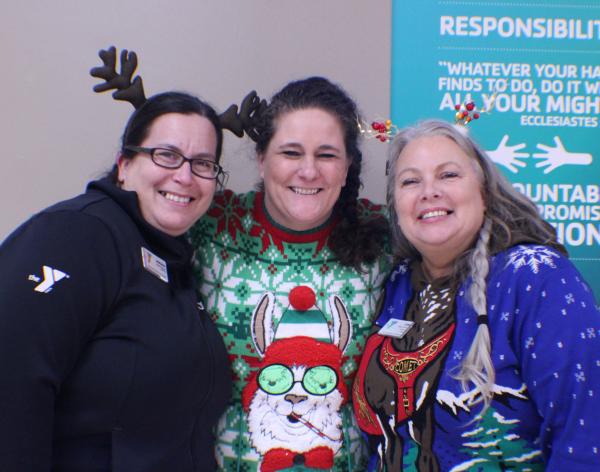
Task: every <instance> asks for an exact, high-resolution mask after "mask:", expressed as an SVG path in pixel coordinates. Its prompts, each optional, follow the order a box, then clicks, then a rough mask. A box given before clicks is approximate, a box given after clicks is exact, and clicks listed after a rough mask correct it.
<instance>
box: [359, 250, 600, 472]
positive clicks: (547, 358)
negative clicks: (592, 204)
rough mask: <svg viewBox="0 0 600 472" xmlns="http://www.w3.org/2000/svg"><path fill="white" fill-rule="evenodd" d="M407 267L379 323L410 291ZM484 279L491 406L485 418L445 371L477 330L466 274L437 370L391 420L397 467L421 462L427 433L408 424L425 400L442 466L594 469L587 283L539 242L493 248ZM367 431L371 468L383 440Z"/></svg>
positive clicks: (595, 322)
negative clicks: (398, 451)
mask: <svg viewBox="0 0 600 472" xmlns="http://www.w3.org/2000/svg"><path fill="white" fill-rule="evenodd" d="M410 272H411V271H410V268H409V266H408V264H407V263H402V264H400V265H399V266H398V267H396V269H395V271H394V272H393V273H392V275H391V276H390V279H389V282H388V285H387V287H386V297H385V302H384V305H383V307H382V309H381V312H380V316H379V318H378V319H377V321H376V324H377V325H378V326H383V325H385V324H386V322H387V321H388V320H389V319H390V318H403V316H404V313H405V311H406V308H407V306H408V305H409V304H410V302H411V299H412V298H413V296H414V293H413V289H412V287H411V277H410V275H411V274H410ZM487 281H488V289H487V303H488V315H489V328H490V335H491V343H492V352H491V357H492V361H493V364H494V369H495V372H496V381H495V385H494V398H493V401H492V403H491V406H490V408H489V409H488V410H487V411H486V412H485V414H484V416H483V418H482V417H481V416H480V415H479V413H480V412H481V408H482V407H481V403H479V404H476V405H474V404H473V400H475V399H477V397H478V395H477V392H476V391H467V392H464V391H463V390H462V389H461V386H460V383H459V382H458V381H456V380H455V379H454V378H453V377H452V375H451V372H454V371H456V369H457V368H458V366H459V365H460V362H461V361H462V359H463V358H464V356H465V355H466V353H467V352H468V350H469V347H470V345H471V341H472V340H473V337H474V335H475V331H476V329H477V322H476V314H475V312H474V310H473V308H472V307H471V305H470V304H469V302H468V301H467V296H466V294H467V289H468V285H469V282H468V281H467V283H465V284H463V285H462V286H461V287H460V288H459V289H458V292H457V294H456V304H455V307H456V314H455V315H456V318H455V328H454V333H453V336H451V340H450V341H449V344H448V346H447V349H448V351H447V355H446V357H445V361H444V365H443V367H442V368H441V369H440V373H439V375H438V378H437V380H436V382H433V383H432V384H431V388H430V391H429V392H428V393H427V395H425V394H421V397H419V398H415V399H414V405H415V411H414V413H413V414H412V417H409V418H407V419H406V420H404V421H401V422H400V423H398V424H396V426H395V429H396V431H397V433H398V434H399V435H400V436H401V438H402V439H401V441H400V443H401V445H402V455H403V458H402V466H403V470H405V471H406V470H418V468H417V465H416V464H417V463H416V462H415V459H416V457H417V455H418V453H419V446H418V443H419V442H421V443H422V442H423V441H425V439H424V438H423V437H422V436H419V434H421V433H420V432H419V431H418V428H417V427H416V424H415V423H417V417H418V415H419V410H421V411H424V410H425V409H427V407H429V411H430V412H431V413H429V414H433V421H431V424H433V429H432V432H430V433H428V434H429V441H431V442H432V450H433V454H434V455H435V458H436V459H437V463H438V464H439V468H440V470H444V471H466V470H472V471H479V470H483V471H487V470H511V471H525V470H547V471H568V472H577V471H582V472H583V471H586V472H587V471H591V470H600V310H599V309H598V306H597V305H596V304H595V300H594V296H593V294H592V292H591V290H590V289H589V287H588V286H587V285H586V283H585V282H584V280H583V279H582V277H581V275H580V274H579V272H578V271H577V269H576V268H575V267H574V266H573V264H572V263H571V262H570V261H569V260H568V259H567V258H566V257H564V256H562V255H560V254H559V253H558V252H556V251H555V250H553V249H551V248H548V247H545V246H536V245H520V246H515V247H513V248H510V249H508V250H506V251H504V252H501V253H499V254H497V255H496V256H494V257H493V259H492V262H491V266H490V273H489V276H488V279H487ZM420 355H423V354H422V353H421V354H420ZM404 362H408V361H404ZM417 364H418V362H415V365H417ZM403 365H408V364H400V363H399V364H398V366H400V367H399V368H398V369H397V370H402V369H403V368H404V367H402V366H403ZM398 375H400V376H402V375H403V374H398ZM360 381H361V379H360V378H358V379H357V382H360ZM367 388H369V386H368V385H367ZM400 390H402V388H400ZM405 390H406V389H405ZM401 401H402V399H401V398H400V402H401ZM359 413H360V412H359ZM367 436H368V439H369V442H370V443H371V445H372V446H373V450H374V453H373V456H372V460H371V470H375V468H376V464H377V463H378V461H379V457H378V453H377V452H376V450H377V448H379V450H381V449H382V448H383V449H385V441H383V438H382V437H374V436H373V435H370V436H369V435H367ZM414 438H416V439H418V440H419V441H418V442H415V440H414ZM421 447H423V446H421Z"/></svg>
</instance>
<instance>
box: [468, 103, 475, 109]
mask: <svg viewBox="0 0 600 472" xmlns="http://www.w3.org/2000/svg"><path fill="white" fill-rule="evenodd" d="M473 108H475V104H474V103H473V102H469V103H467V110H469V111H471V110H472V109H473Z"/></svg>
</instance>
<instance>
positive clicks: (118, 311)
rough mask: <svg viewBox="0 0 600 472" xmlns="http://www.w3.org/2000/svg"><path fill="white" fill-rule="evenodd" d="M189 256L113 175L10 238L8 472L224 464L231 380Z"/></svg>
mask: <svg viewBox="0 0 600 472" xmlns="http://www.w3.org/2000/svg"><path fill="white" fill-rule="evenodd" d="M143 253H144V254H145V258H146V260H147V263H146V266H147V267H144V263H143V255H142V254H143ZM191 257H192V251H191V248H190V246H189V245H188V244H187V242H186V241H185V239H184V238H183V237H180V238H174V237H171V236H168V235H166V234H164V233H162V232H160V231H158V230H157V229H155V228H153V227H152V226H150V225H148V224H147V223H146V222H145V221H144V219H143V217H142V216H141V214H140V213H139V209H138V203H137V196H136V194H135V193H133V192H126V191H122V190H120V189H118V188H117V187H116V186H114V185H113V184H112V183H111V182H109V181H108V180H107V179H103V180H100V181H96V182H92V183H90V184H89V185H88V188H87V191H86V193H84V194H82V195H80V196H78V197H75V198H74V199H71V200H67V201H64V202H61V203H59V204H57V205H54V206H52V207H50V208H48V209H46V210H44V211H42V212H41V213H39V214H37V215H35V216H34V217H33V218H31V219H30V220H29V221H27V222H26V223H24V224H23V225H22V226H21V227H20V228H18V229H17V230H16V231H15V232H14V233H13V234H12V235H10V236H9V237H8V238H7V239H6V240H5V241H4V243H3V244H2V246H0V470H1V471H11V472H18V471H27V472H37V471H44V472H47V471H49V470H53V471H59V472H75V471H77V472H83V471H85V472H96V471H98V472H100V471H102V472H105V471H112V472H142V471H143V472H154V471H156V472H165V471H176V472H188V471H189V472H192V471H202V472H204V471H210V470H213V469H214V468H215V461H214V452H213V435H212V428H213V427H214V425H215V423H216V421H217V420H218V418H219V416H220V414H221V413H222V411H223V409H224V407H225V404H226V403H227V401H228V399H229V395H230V389H231V376H230V370H229V364H228V361H227V354H226V351H225V347H224V345H223V342H222V340H221V338H220V336H219V334H218V332H217V330H216V329H215V327H214V325H213V323H212V321H211V320H210V319H209V317H208V315H207V313H206V312H205V311H204V310H203V309H202V307H201V304H199V303H198V301H199V300H198V297H197V292H196V289H195V283H194V280H193V276H192V270H191ZM148 260H150V261H149V262H148ZM164 279H168V281H165V280H164Z"/></svg>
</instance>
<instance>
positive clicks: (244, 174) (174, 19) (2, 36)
mask: <svg viewBox="0 0 600 472" xmlns="http://www.w3.org/2000/svg"><path fill="white" fill-rule="evenodd" d="M390 13H391V0H377V1H367V0H170V1H166V0H165V1H162V0H129V1H126V0H103V1H101V2H92V1H84V0H61V1H60V2H48V1H46V0H24V1H22V2H9V3H7V5H5V6H4V7H3V8H2V14H1V15H0V57H1V58H2V59H1V61H2V67H0V143H1V146H0V149H1V151H0V159H1V161H0V162H1V166H0V169H1V170H0V172H1V176H2V179H1V182H2V184H1V185H0V240H2V239H4V237H6V236H7V235H8V234H9V232H10V231H12V230H13V229H14V228H15V227H16V226H17V225H18V224H20V223H21V222H22V221H24V220H25V219H26V218H28V217H29V216H30V215H31V214H32V213H34V212H36V211H38V210H40V209H42V208H44V207H46V206H48V205H50V204H52V203H54V202H56V201H58V200H61V199H64V198H67V197H70V196H73V195H76V194H78V193H80V192H81V191H82V190H83V189H84V187H85V184H86V182H87V181H89V180H90V179H93V178H95V177H97V176H99V175H100V174H102V173H103V172H104V171H105V170H107V169H108V168H109V167H110V166H111V164H112V162H113V160H114V155H115V152H116V150H117V148H118V141H119V137H120V134H121V131H122V128H123V126H124V124H125V122H126V120H127V118H128V116H129V114H130V113H131V112H132V111H133V108H132V107H131V105H129V104H128V103H124V102H115V101H114V100H113V99H112V98H111V96H110V94H109V93H104V94H95V93H93V92H92V87H93V86H94V85H95V84H97V83H98V82H99V80H98V79H94V78H92V77H91V76H90V75H89V73H88V72H89V69H90V68H91V67H94V66H97V65H100V60H99V58H98V56H97V52H98V50H99V49H101V48H106V47H108V46H109V45H115V46H117V48H127V49H130V50H134V51H136V52H137V53H138V56H139V67H138V73H139V74H141V75H142V77H143V79H144V86H145V90H146V95H148V96H149V95H152V94H154V93H158V92H162V91H165V90H170V89H178V90H185V91H188V92H191V93H194V94H197V95H199V96H201V97H202V98H205V99H206V100H208V101H209V102H210V103H212V104H213V105H214V106H215V108H217V110H218V111H219V112H220V111H224V110H225V109H226V108H227V107H228V106H229V105H230V104H231V103H238V104H239V102H240V101H241V99H242V98H243V97H244V96H245V95H246V93H247V92H249V91H250V90H252V89H255V90H256V91H257V92H258V93H259V95H260V96H261V97H265V98H268V97H269V96H270V95H272V94H273V93H274V92H275V91H276V90H278V89H279V88H280V87H281V86H282V85H284V84H285V83H286V82H288V81H289V80H292V79H297V78H302V77H306V76H309V75H315V74H318V75H324V76H326V77H329V78H330V79H332V80H334V81H336V82H339V83H340V84H342V85H343V86H344V88H346V90H347V91H348V92H349V93H350V94H351V95H352V96H353V97H354V98H355V99H356V101H357V102H358V104H359V107H360V109H361V111H362V112H363V114H364V116H365V117H366V118H367V119H369V121H370V120H372V119H375V118H387V117H388V115H389V86H390V85H389V84H390V80H389V75H390V60H389V58H390V29H391V16H390ZM363 150H364V153H365V158H364V174H363V175H364V176H363V180H364V182H365V188H364V190H363V193H362V194H363V195H364V196H366V197H369V198H371V199H374V200H376V201H383V198H384V187H385V185H384V163H385V157H386V152H387V145H384V144H381V143H379V142H378V141H368V142H365V145H364V146H363ZM223 163H224V166H225V167H226V168H227V169H228V170H229V171H230V173H231V178H230V180H229V187H231V188H233V189H235V190H239V191H242V190H247V189H250V188H252V186H253V185H254V183H255V181H256V178H257V177H256V176H257V174H256V172H255V164H254V161H253V146H252V143H251V142H250V141H249V140H248V139H247V138H245V139H243V140H240V139H238V138H236V137H234V136H233V135H231V134H229V133H228V132H227V139H226V142H225V148H224V156H223Z"/></svg>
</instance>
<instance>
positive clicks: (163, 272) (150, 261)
mask: <svg viewBox="0 0 600 472" xmlns="http://www.w3.org/2000/svg"><path fill="white" fill-rule="evenodd" d="M142 265H143V266H144V269H146V270H147V271H148V272H150V273H151V274H152V275H155V276H156V277H158V278H159V279H160V280H162V281H163V282H167V283H168V282H169V274H168V272H167V263H166V262H165V261H164V260H162V259H161V258H160V257H158V256H157V255H156V254H153V253H152V252H150V251H149V250H148V249H146V248H145V247H142Z"/></svg>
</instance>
